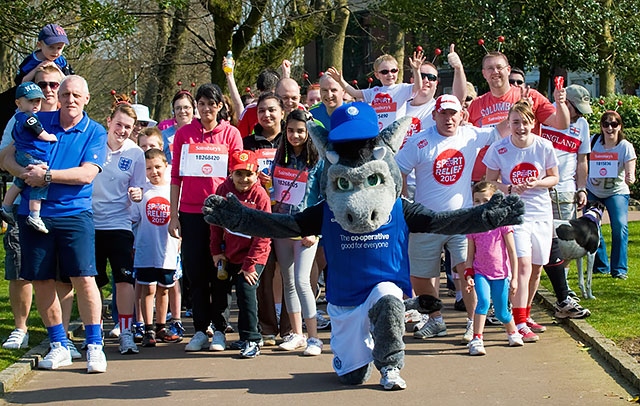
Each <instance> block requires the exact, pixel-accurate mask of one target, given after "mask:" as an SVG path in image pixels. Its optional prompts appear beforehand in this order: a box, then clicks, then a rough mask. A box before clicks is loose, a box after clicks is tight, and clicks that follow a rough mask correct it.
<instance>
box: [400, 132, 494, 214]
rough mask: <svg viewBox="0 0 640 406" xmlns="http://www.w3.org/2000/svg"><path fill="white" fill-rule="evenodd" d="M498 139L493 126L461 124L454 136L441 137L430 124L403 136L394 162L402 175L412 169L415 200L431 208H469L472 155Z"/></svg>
mask: <svg viewBox="0 0 640 406" xmlns="http://www.w3.org/2000/svg"><path fill="white" fill-rule="evenodd" d="M498 139H500V135H499V133H498V132H497V130H495V129H493V128H478V127H471V126H461V127H458V133H457V134H456V135H454V136H451V137H443V136H442V135H440V134H439V133H438V130H437V128H436V127H435V126H434V127H430V128H428V129H427V130H426V131H423V132H421V133H419V134H416V135H414V136H412V137H410V138H409V139H407V142H406V143H405V144H404V146H403V147H402V149H400V151H398V153H397V154H396V162H397V163H398V166H399V167H400V170H401V171H402V173H404V174H407V173H409V172H410V171H411V170H412V169H414V168H415V171H416V193H415V198H414V200H415V201H416V202H418V203H422V204H423V205H424V206H425V207H426V208H428V209H431V210H434V211H445V210H456V209H461V208H466V207H471V206H472V205H473V197H472V195H471V173H472V170H473V164H474V162H475V160H476V156H477V155H478V151H480V149H481V148H482V147H484V146H487V145H490V144H491V143H492V142H494V141H497V140H498Z"/></svg>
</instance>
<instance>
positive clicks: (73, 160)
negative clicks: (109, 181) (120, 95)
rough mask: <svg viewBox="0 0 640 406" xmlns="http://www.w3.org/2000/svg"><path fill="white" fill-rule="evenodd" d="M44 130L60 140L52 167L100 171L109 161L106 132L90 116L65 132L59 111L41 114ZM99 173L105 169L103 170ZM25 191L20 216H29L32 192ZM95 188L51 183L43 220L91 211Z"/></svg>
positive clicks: (52, 154)
mask: <svg viewBox="0 0 640 406" xmlns="http://www.w3.org/2000/svg"><path fill="white" fill-rule="evenodd" d="M38 117H39V118H40V122H41V123H42V126H43V127H44V129H45V130H46V131H47V132H49V133H50V134H55V136H56V137H58V142H56V143H55V144H54V145H53V149H52V151H51V159H50V160H49V168H51V169H53V170H55V169H69V168H75V167H79V166H80V165H81V164H82V163H85V162H89V163H92V164H94V165H96V166H97V167H98V168H100V165H102V163H103V162H104V161H105V159H106V153H107V132H106V130H105V129H104V127H102V126H101V125H100V124H98V123H96V122H95V121H93V120H91V119H90V118H89V116H87V113H83V117H82V120H80V122H79V123H78V124H77V125H76V126H74V127H72V128H70V129H68V130H65V129H64V128H62V127H61V126H60V112H58V111H53V112H42V113H38ZM100 170H102V169H101V168H100ZM28 189H30V188H25V189H24V190H23V191H22V193H23V199H22V203H21V204H20V209H19V210H18V213H20V214H23V215H27V214H28V213H29V205H28V202H29V194H28V193H29V191H28ZM92 191H93V185H92V184H88V185H63V184H60V183H52V184H51V185H49V194H48V196H47V200H43V201H42V209H41V215H42V216H43V217H68V216H74V215H77V214H80V213H82V212H85V211H87V210H91V193H92Z"/></svg>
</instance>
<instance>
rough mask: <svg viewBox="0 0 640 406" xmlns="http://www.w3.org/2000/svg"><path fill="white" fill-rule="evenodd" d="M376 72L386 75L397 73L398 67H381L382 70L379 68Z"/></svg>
mask: <svg viewBox="0 0 640 406" xmlns="http://www.w3.org/2000/svg"><path fill="white" fill-rule="evenodd" d="M378 73H380V74H382V75H388V74H389V73H398V68H393V69H382V70H379V71H378Z"/></svg>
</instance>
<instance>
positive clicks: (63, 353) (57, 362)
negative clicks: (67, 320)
mask: <svg viewBox="0 0 640 406" xmlns="http://www.w3.org/2000/svg"><path fill="white" fill-rule="evenodd" d="M50 346H51V350H50V351H49V353H48V354H47V356H46V357H44V359H43V360H42V361H40V362H38V368H40V369H58V368H59V367H66V366H69V365H71V354H70V353H69V349H68V348H67V347H63V346H62V343H51V345H50Z"/></svg>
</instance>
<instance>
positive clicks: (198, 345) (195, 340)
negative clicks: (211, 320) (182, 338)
mask: <svg viewBox="0 0 640 406" xmlns="http://www.w3.org/2000/svg"><path fill="white" fill-rule="evenodd" d="M208 346H209V337H207V335H206V334H205V333H203V332H202V331H196V333H195V334H194V335H193V337H191V341H189V344H187V345H186V346H185V347H184V350H185V351H187V352H191V351H200V350H203V349H205V348H207V347H208Z"/></svg>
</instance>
